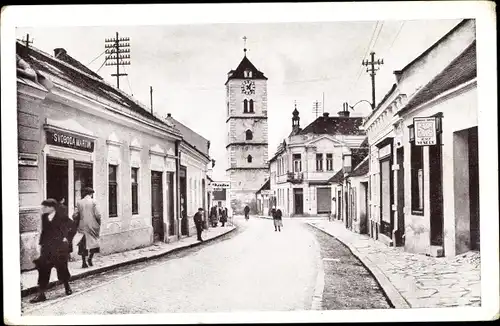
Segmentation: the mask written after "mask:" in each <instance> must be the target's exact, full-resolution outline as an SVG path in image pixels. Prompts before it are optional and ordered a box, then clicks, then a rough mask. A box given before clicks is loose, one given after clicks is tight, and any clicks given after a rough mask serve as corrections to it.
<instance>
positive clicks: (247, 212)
mask: <svg viewBox="0 0 500 326" xmlns="http://www.w3.org/2000/svg"><path fill="white" fill-rule="evenodd" d="M244 211H245V220H247V221H248V219H249V218H250V216H249V215H248V214H249V213H250V207H248V205H247V206H245V209H244Z"/></svg>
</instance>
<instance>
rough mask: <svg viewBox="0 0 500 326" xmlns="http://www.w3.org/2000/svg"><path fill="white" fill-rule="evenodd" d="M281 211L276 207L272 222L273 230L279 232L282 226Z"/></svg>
mask: <svg viewBox="0 0 500 326" xmlns="http://www.w3.org/2000/svg"><path fill="white" fill-rule="evenodd" d="M281 218H282V213H281V209H279V208H278V209H277V210H276V212H275V213H274V214H273V222H274V231H275V232H276V231H279V232H281V228H282V227H283V221H282V219H281Z"/></svg>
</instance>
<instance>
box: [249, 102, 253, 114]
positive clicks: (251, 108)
mask: <svg viewBox="0 0 500 326" xmlns="http://www.w3.org/2000/svg"><path fill="white" fill-rule="evenodd" d="M249 104H250V108H249V110H248V112H249V113H253V100H250V101H249Z"/></svg>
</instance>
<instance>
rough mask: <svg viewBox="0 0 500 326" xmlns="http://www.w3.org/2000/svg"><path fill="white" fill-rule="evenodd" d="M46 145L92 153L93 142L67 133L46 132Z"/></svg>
mask: <svg viewBox="0 0 500 326" xmlns="http://www.w3.org/2000/svg"><path fill="white" fill-rule="evenodd" d="M45 133H46V134H45V135H46V137H47V144H49V145H55V146H61V147H67V148H72V149H78V150H81V151H86V152H93V151H94V141H93V140H92V139H88V138H85V137H82V136H78V135H74V134H70V133H68V132H62V131H56V130H46V131H45Z"/></svg>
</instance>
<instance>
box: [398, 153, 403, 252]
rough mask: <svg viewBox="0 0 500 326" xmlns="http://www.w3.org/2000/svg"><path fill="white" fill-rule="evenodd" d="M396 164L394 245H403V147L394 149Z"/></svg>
mask: <svg viewBox="0 0 500 326" xmlns="http://www.w3.org/2000/svg"><path fill="white" fill-rule="evenodd" d="M396 164H398V166H399V170H398V171H397V178H398V193H397V194H396V196H397V203H398V207H397V213H398V227H397V229H398V232H397V233H396V246H404V245H405V236H404V235H405V212H404V203H405V173H404V148H403V147H401V148H398V149H397V150H396Z"/></svg>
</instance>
